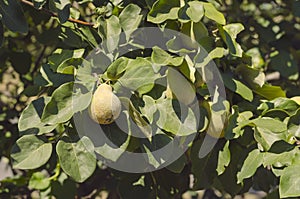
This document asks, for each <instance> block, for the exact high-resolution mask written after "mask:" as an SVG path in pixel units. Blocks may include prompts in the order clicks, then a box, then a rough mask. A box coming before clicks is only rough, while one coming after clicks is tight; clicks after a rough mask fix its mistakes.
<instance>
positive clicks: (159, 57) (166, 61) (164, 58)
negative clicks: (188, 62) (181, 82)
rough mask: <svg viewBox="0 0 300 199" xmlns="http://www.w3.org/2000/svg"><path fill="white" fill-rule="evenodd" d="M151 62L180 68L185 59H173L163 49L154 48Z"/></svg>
mask: <svg viewBox="0 0 300 199" xmlns="http://www.w3.org/2000/svg"><path fill="white" fill-rule="evenodd" d="M152 50H153V52H152V54H151V60H152V62H153V63H155V64H158V65H163V66H164V65H173V66H179V65H181V64H182V62H183V57H172V56H171V55H170V54H169V53H167V52H166V51H164V50H163V49H161V48H159V47H157V46H154V47H153V48H152Z"/></svg>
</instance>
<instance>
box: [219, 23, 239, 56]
mask: <svg viewBox="0 0 300 199" xmlns="http://www.w3.org/2000/svg"><path fill="white" fill-rule="evenodd" d="M242 30H244V26H243V25H242V24H240V23H233V24H228V25H225V26H219V31H220V35H221V37H222V39H223V40H224V42H225V43H226V45H227V47H228V48H229V51H230V53H231V54H232V55H235V56H237V57H242V55H243V50H242V48H241V46H240V45H239V44H238V43H237V42H236V38H237V35H238V34H239V33H240V32H241V31H242Z"/></svg>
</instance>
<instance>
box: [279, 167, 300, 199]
mask: <svg viewBox="0 0 300 199" xmlns="http://www.w3.org/2000/svg"><path fill="white" fill-rule="evenodd" d="M299 171H300V165H299V164H296V165H291V166H289V167H286V168H285V169H284V170H283V172H282V175H281V177H280V183H279V194H280V198H287V197H297V196H299V195H300V186H299V183H300V173H299Z"/></svg>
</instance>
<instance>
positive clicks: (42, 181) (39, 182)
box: [28, 172, 50, 190]
mask: <svg viewBox="0 0 300 199" xmlns="http://www.w3.org/2000/svg"><path fill="white" fill-rule="evenodd" d="M49 186H50V179H49V178H47V177H46V176H45V174H43V173H42V172H35V173H33V174H32V176H31V178H30V180H29V185H28V187H29V188H30V189H38V190H43V189H46V188H48V187H49Z"/></svg>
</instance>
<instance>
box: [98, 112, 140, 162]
mask: <svg viewBox="0 0 300 199" xmlns="http://www.w3.org/2000/svg"><path fill="white" fill-rule="evenodd" d="M127 108H128V107H127ZM119 117H124V120H125V121H127V124H126V125H127V126H128V131H127V132H126V133H125V132H123V130H122V129H120V128H119V127H118V125H117V124H115V123H112V124H111V125H107V126H103V127H101V128H102V130H103V131H104V133H105V134H104V136H103V137H100V138H101V140H103V142H104V143H103V144H100V146H96V147H95V152H96V153H98V154H100V155H101V156H102V157H104V158H105V159H107V160H111V161H113V162H116V161H117V160H118V159H119V158H120V157H121V156H122V154H123V153H124V152H126V151H127V150H128V151H130V149H129V148H130V147H131V146H130V145H131V144H132V143H130V142H131V141H132V140H131V138H132V137H131V136H132V133H133V131H132V129H133V127H132V126H133V124H132V123H133V122H132V120H130V117H129V113H128V111H127V110H126V111H123V112H122V113H121V115H120V116H119ZM125 117H126V118H125ZM127 126H126V127H127ZM123 127H124V126H123ZM97 128H99V127H97ZM134 130H135V132H134V133H140V131H139V132H136V130H137V129H134ZM141 133H142V132H141ZM97 137H98V139H99V135H97ZM106 139H108V141H106ZM134 144H135V143H133V144H132V145H134ZM138 145H139V144H138ZM132 147H133V148H136V147H137V146H132Z"/></svg>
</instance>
